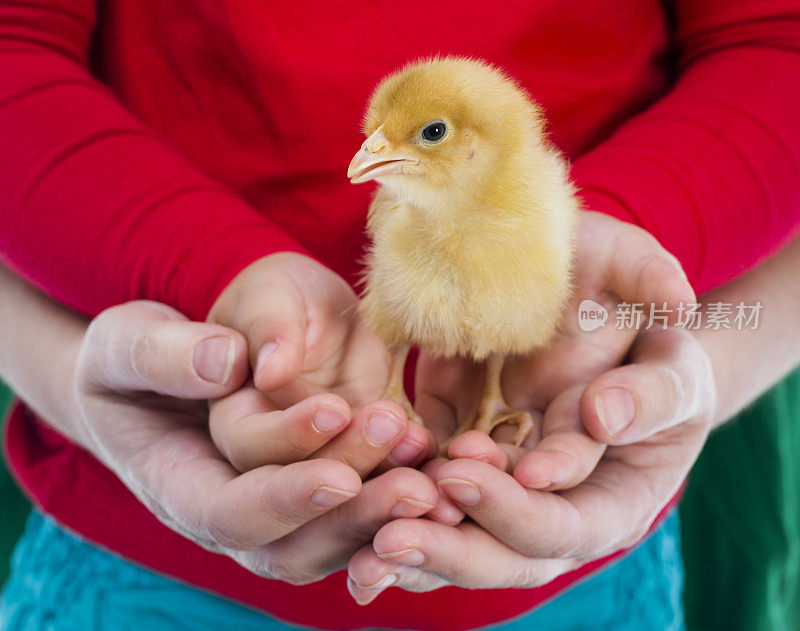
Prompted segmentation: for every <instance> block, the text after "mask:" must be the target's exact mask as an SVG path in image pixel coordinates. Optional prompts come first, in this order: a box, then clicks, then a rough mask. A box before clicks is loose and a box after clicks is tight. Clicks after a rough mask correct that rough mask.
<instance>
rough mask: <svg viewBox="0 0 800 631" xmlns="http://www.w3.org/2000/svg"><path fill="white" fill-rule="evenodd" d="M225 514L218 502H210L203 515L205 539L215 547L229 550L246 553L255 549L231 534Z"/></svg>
mask: <svg viewBox="0 0 800 631" xmlns="http://www.w3.org/2000/svg"><path fill="white" fill-rule="evenodd" d="M226 512H227V511H226V510H225V509H224V508H222V506H221V505H220V504H219V502H213V501H212V503H211V504H210V505H209V507H208V508H207V509H206V511H205V513H204V515H203V530H204V531H205V533H206V535H207V537H208V538H209V539H211V541H213V542H214V543H215V544H216V545H219V546H221V547H223V548H227V549H229V550H241V551H247V550H252V549H253V548H255V547H256V545H255V544H253V543H251V542H248V541H245V540H244V538H243V537H241V536H237V535H236V534H235V533H234V532H233V530H232V529H231V527H230V524H229V523H228V522H227V519H226Z"/></svg>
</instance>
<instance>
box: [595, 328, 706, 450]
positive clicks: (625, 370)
mask: <svg viewBox="0 0 800 631" xmlns="http://www.w3.org/2000/svg"><path fill="white" fill-rule="evenodd" d="M715 392H716V390H715V386H714V377H713V373H712V370H711V361H710V360H709V358H708V356H707V355H706V353H705V352H704V351H703V349H702V347H701V346H700V344H699V343H698V342H697V340H696V339H695V338H694V337H693V336H692V335H691V334H690V333H689V332H688V331H686V330H684V329H674V328H673V329H666V330H656V331H650V332H647V333H645V334H643V335H641V336H640V337H639V338H638V339H637V342H636V344H635V345H634V347H633V349H632V351H631V363H630V364H627V365H625V366H622V367H620V368H616V369H614V370H610V371H608V372H606V373H604V374H602V375H600V376H599V377H597V378H596V379H595V380H594V381H592V382H591V383H590V384H589V385H588V386H587V388H586V390H585V391H584V392H583V395H582V396H581V401H580V408H581V418H582V420H583V424H584V426H585V428H586V431H588V432H589V433H590V434H591V435H592V436H593V437H594V438H596V439H597V440H599V441H600V442H603V443H606V444H609V445H629V444H632V443H637V442H640V441H642V440H645V439H647V438H650V437H651V436H653V435H654V434H657V433H658V432H661V431H663V430H666V429H669V428H670V427H674V426H675V425H678V424H680V423H684V422H687V421H691V420H695V419H698V420H707V419H708V418H710V416H711V412H713V409H714V405H715Z"/></svg>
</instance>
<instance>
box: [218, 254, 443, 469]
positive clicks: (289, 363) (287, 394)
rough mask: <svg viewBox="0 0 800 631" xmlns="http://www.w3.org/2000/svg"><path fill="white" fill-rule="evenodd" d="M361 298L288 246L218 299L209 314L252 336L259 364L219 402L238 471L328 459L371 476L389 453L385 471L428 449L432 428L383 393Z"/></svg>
mask: <svg viewBox="0 0 800 631" xmlns="http://www.w3.org/2000/svg"><path fill="white" fill-rule="evenodd" d="M356 305H357V298H356V296H355V294H354V293H353V290H352V289H351V288H350V286H349V285H348V284H347V283H346V282H345V281H344V280H343V279H342V278H341V277H339V276H338V275H337V274H335V273H334V272H332V271H331V270H329V269H327V268H325V267H324V266H322V265H320V264H319V263H317V262H316V261H314V260H312V259H310V258H308V257H306V256H302V255H300V254H294V253H288V252H284V253H279V254H274V255H271V256H267V257H265V258H263V259H260V260H259V261H256V262H255V263H253V264H252V265H250V266H249V267H247V268H246V269H245V270H243V271H242V272H241V273H240V274H239V275H238V276H237V277H236V278H235V279H234V280H233V281H232V282H231V283H230V285H228V287H227V288H226V289H225V291H224V292H223V293H222V294H221V295H220V297H219V298H218V299H217V301H216V303H215V304H214V306H213V308H212V309H211V312H210V314H209V321H211V322H214V323H216V324H221V325H224V326H227V327H230V328H232V329H234V330H237V331H239V332H241V333H242V334H243V335H244V336H245V338H246V339H247V343H248V347H249V353H250V362H251V366H252V369H253V382H252V383H251V384H249V385H247V386H245V387H244V388H243V389H241V390H239V391H237V392H235V393H234V394H232V395H230V396H229V397H227V398H225V399H223V400H220V401H215V402H212V404H211V417H210V426H211V433H212V436H213V437H214V441H215V443H216V444H217V447H218V448H219V449H220V450H221V451H222V452H223V454H225V456H226V457H228V458H229V460H230V461H231V463H232V464H234V466H236V468H237V469H239V470H240V471H248V470H251V469H254V468H256V467H259V466H263V465H268V464H286V463H289V462H295V461H299V460H304V459H306V458H309V457H317V458H319V457H327V458H334V459H337V460H341V461H343V462H346V463H347V464H350V465H351V466H352V467H353V468H354V469H355V470H356V471H358V473H359V474H360V475H361V476H362V477H365V476H366V475H368V474H369V473H370V472H372V471H373V470H374V469H375V468H376V467H377V466H378V465H379V464H380V463H381V461H383V460H384V459H385V458H386V457H387V456H388V460H387V462H386V463H385V464H384V467H383V468H385V467H386V466H392V465H411V464H415V463H417V462H419V461H420V460H421V459H422V458H423V457H425V456H426V455H427V454H428V453H429V451H430V449H431V445H430V442H431V441H430V440H429V436H428V434H427V432H425V430H424V429H423V428H422V427H420V426H418V425H417V424H415V423H408V419H407V418H406V415H405V413H404V412H403V410H402V409H401V408H400V407H399V406H397V405H395V404H394V403H392V402H389V401H380V400H377V399H378V397H379V396H380V393H381V391H382V389H383V387H384V386H385V384H386V380H387V376H388V375H387V368H386V367H387V362H386V348H385V346H384V345H383V342H381V341H380V340H379V339H378V338H377V337H375V336H374V335H373V334H372V333H371V332H370V331H369V330H368V329H367V327H366V326H365V325H364V323H363V321H362V320H361V319H360V318H358V317H357V314H356ZM353 411H355V414H353Z"/></svg>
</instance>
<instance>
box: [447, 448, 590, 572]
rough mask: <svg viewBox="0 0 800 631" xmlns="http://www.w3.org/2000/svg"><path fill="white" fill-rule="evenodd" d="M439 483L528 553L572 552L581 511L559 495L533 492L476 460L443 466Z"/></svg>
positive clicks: (489, 526) (502, 537) (496, 533)
mask: <svg viewBox="0 0 800 631" xmlns="http://www.w3.org/2000/svg"><path fill="white" fill-rule="evenodd" d="M437 484H438V485H439V488H441V489H442V490H443V491H444V492H445V493H447V495H449V496H450V498H451V499H453V501H455V502H456V504H458V505H459V507H460V508H461V509H462V510H464V512H466V513H467V515H469V516H470V517H472V519H474V520H475V521H476V522H477V523H479V524H480V525H481V526H483V527H484V528H485V529H486V530H487V531H488V532H490V533H492V535H494V536H495V537H497V538H498V539H499V540H500V541H502V542H504V543H505V544H506V545H508V546H510V547H511V548H513V549H514V550H517V551H518V552H520V553H522V554H523V555H525V556H537V557H538V556H559V557H560V556H569V555H570V554H571V553H572V552H573V545H574V539H575V538H577V532H578V531H579V529H580V527H581V526H582V522H581V515H580V513H579V512H578V511H577V510H576V509H575V507H574V506H573V505H572V504H570V503H569V502H568V501H566V500H564V499H563V498H562V497H561V496H560V495H558V494H555V493H547V492H542V491H535V490H528V489H526V488H524V487H523V486H521V485H520V484H519V483H518V482H517V481H516V480H514V478H512V477H511V476H510V475H508V474H507V473H505V472H503V471H500V470H499V469H497V468H496V467H493V466H491V465H489V464H487V463H484V462H479V461H476V460H452V461H450V462H449V463H447V464H445V465H443V466H442V467H441V469H440V470H439V472H438V475H437ZM542 551H546V553H545V554H541V552H542Z"/></svg>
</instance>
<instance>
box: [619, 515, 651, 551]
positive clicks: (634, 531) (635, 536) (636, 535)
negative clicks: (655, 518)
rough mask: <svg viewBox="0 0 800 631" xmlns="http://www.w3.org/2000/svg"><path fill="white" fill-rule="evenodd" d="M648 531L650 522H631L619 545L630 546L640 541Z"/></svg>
mask: <svg viewBox="0 0 800 631" xmlns="http://www.w3.org/2000/svg"><path fill="white" fill-rule="evenodd" d="M648 532H650V524H649V523H647V522H646V521H643V520H639V521H637V522H636V523H635V524H633V526H632V528H631V530H630V532H628V533H627V534H626V535H625V536H624V537H623V538H622V543H621V547H622V548H632V547H633V546H635V545H636V544H638V543H639V542H640V541H642V539H644V538H645V537H646V536H647V533H648Z"/></svg>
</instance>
